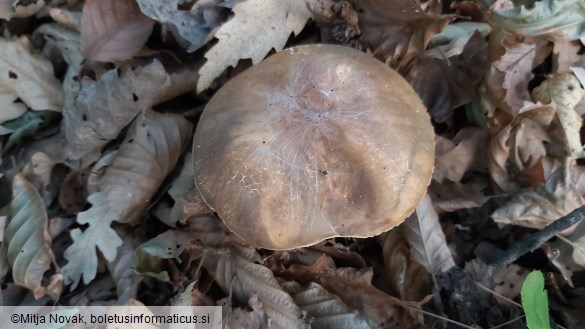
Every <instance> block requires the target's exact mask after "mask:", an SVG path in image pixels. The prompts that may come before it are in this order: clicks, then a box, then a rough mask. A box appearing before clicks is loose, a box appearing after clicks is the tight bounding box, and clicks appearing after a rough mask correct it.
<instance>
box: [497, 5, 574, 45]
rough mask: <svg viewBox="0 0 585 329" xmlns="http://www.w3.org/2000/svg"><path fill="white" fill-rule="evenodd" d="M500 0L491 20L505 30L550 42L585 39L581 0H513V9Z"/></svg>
mask: <svg viewBox="0 0 585 329" xmlns="http://www.w3.org/2000/svg"><path fill="white" fill-rule="evenodd" d="M502 2H510V1H509V0H498V1H496V2H495V3H494V4H492V6H491V7H490V9H492V10H491V11H490V17H489V18H490V19H491V20H493V21H494V23H496V24H498V25H501V26H502V27H503V28H504V29H506V30H508V31H511V32H514V33H518V34H521V35H526V36H543V37H546V38H548V39H551V40H557V39H568V40H577V39H580V38H583V37H584V36H585V3H584V2H583V1H581V0H566V1H558V0H541V1H530V2H522V1H514V2H513V6H512V7H511V8H510V6H507V5H504V6H503V7H504V8H503V9H500V8H499V7H500V6H501V3H502Z"/></svg>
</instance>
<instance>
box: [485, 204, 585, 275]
mask: <svg viewBox="0 0 585 329" xmlns="http://www.w3.org/2000/svg"><path fill="white" fill-rule="evenodd" d="M583 219H585V206H583V207H580V208H577V209H575V210H573V211H572V212H571V213H569V214H568V215H566V216H563V217H561V218H559V219H558V220H556V221H554V222H553V223H551V224H550V225H548V226H547V227H545V228H543V229H542V230H540V231H538V232H536V233H534V234H533V235H532V236H530V237H529V238H527V239H524V240H522V241H519V242H518V243H516V245H514V246H513V247H512V248H510V249H508V250H507V251H506V252H505V253H504V254H503V255H502V256H501V257H500V258H499V259H498V260H496V261H495V262H493V263H491V264H489V265H488V270H489V272H488V273H489V274H490V276H491V275H492V274H494V273H496V272H498V271H499V270H501V269H503V268H504V267H506V266H508V265H510V264H512V263H513V262H514V261H516V260H517V259H518V258H520V257H521V256H522V255H524V254H526V253H527V252H530V251H533V250H535V249H537V248H538V247H540V246H541V245H542V244H544V243H545V242H547V241H548V240H549V239H550V238H552V237H553V236H555V234H557V233H559V232H561V231H563V230H565V229H567V228H569V227H571V226H572V225H574V224H576V223H579V222H580V221H582V220H583Z"/></svg>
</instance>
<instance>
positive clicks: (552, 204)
mask: <svg viewBox="0 0 585 329" xmlns="http://www.w3.org/2000/svg"><path fill="white" fill-rule="evenodd" d="M583 205H585V198H584V197H583V196H582V195H581V194H580V193H579V191H578V190H577V189H576V188H575V186H574V185H573V183H572V181H571V173H570V168H568V165H563V166H562V167H561V168H559V169H557V170H556V171H555V172H554V173H553V174H552V175H551V176H550V177H549V178H548V179H547V181H546V184H545V185H544V186H541V187H539V188H537V189H532V190H529V191H525V192H520V193H517V194H514V195H513V197H512V200H511V201H509V202H508V203H507V204H506V205H505V206H504V207H502V208H500V209H498V210H496V211H495V212H494V213H492V216H491V217H492V218H493V219H494V221H495V222H497V223H500V224H513V225H520V226H524V227H529V228H535V229H542V228H544V227H545V226H547V225H549V224H550V223H552V222H554V221H556V220H557V219H559V218H561V217H563V216H565V215H567V214H568V213H570V212H571V211H573V210H575V209H577V208H579V207H581V206H583Z"/></svg>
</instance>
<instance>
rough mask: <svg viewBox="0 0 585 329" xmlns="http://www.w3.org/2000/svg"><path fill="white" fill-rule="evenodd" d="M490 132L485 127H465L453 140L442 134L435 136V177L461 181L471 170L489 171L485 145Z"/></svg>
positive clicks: (441, 180) (440, 180)
mask: <svg viewBox="0 0 585 329" xmlns="http://www.w3.org/2000/svg"><path fill="white" fill-rule="evenodd" d="M488 135H489V133H488V131H486V130H485V129H480V128H476V127H465V128H463V129H461V130H460V131H458V132H457V134H456V135H455V137H453V140H449V139H447V138H445V137H442V136H441V135H437V136H436V137H435V169H434V170H433V179H434V180H436V181H437V182H443V181H444V180H445V179H447V180H450V181H452V182H459V181H461V179H462V178H463V176H464V175H465V174H466V173H467V172H468V171H470V170H475V171H480V172H482V171H484V172H485V171H487V168H486V165H485V162H486V158H485V145H486V144H487V143H488V137H489V136H488Z"/></svg>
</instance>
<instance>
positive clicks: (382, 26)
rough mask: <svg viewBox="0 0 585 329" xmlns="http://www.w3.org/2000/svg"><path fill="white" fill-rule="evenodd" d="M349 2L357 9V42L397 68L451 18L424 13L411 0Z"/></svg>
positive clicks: (425, 44)
mask: <svg viewBox="0 0 585 329" xmlns="http://www.w3.org/2000/svg"><path fill="white" fill-rule="evenodd" d="M350 2H351V3H352V4H353V6H354V8H355V9H356V11H357V12H358V18H359V27H360V29H361V31H362V34H361V37H360V40H361V42H362V43H364V44H365V45H366V46H367V47H368V48H369V49H370V50H372V52H373V53H374V55H375V56H376V57H378V58H380V59H382V60H383V61H384V62H386V63H388V64H389V65H390V66H391V67H392V68H395V69H397V70H399V71H400V70H401V69H402V68H403V67H404V66H405V65H406V64H408V63H409V62H410V61H411V60H412V59H413V58H415V57H416V56H418V55H420V54H422V53H423V52H424V50H425V49H426V47H427V45H428V44H429V42H430V40H431V37H432V36H433V35H435V34H438V33H439V32H441V30H442V29H443V27H445V25H447V23H448V22H449V21H450V20H451V19H452V18H453V17H449V16H437V15H433V14H427V13H425V12H424V11H423V10H422V9H421V7H420V5H419V4H418V3H417V2H416V1H413V0H397V1H391V2H389V1H382V0H363V1H350Z"/></svg>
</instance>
